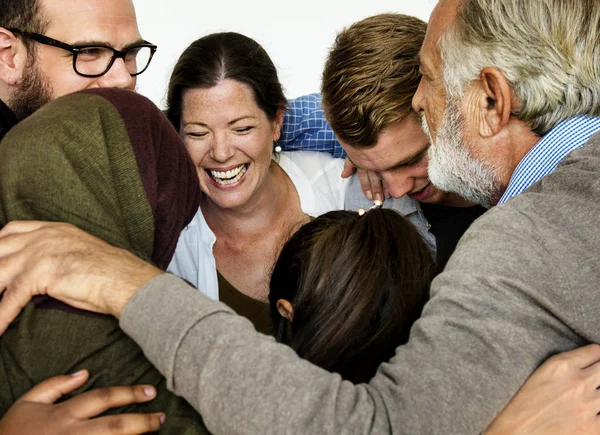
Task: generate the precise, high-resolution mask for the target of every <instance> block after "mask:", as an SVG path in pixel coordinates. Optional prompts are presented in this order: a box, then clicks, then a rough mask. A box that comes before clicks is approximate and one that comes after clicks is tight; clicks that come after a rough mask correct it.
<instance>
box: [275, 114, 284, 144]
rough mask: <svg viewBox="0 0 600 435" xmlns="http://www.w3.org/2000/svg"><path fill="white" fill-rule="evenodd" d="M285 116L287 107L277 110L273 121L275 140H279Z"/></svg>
mask: <svg viewBox="0 0 600 435" xmlns="http://www.w3.org/2000/svg"><path fill="white" fill-rule="evenodd" d="M284 116H285V109H279V110H277V115H276V116H275V121H274V122H273V141H278V140H279V138H280V137H281V126H282V125H283V117H284Z"/></svg>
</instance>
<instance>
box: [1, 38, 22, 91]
mask: <svg viewBox="0 0 600 435" xmlns="http://www.w3.org/2000/svg"><path fill="white" fill-rule="evenodd" d="M26 60H27V50H26V49H25V46H24V45H23V44H22V43H20V42H19V41H18V40H17V38H16V37H15V35H14V34H13V33H12V32H11V31H9V30H7V29H5V28H4V27H0V80H1V81H3V82H4V83H6V84H7V85H10V86H13V85H15V84H17V83H18V82H19V81H20V80H21V76H22V74H23V69H24V67H25V63H26Z"/></svg>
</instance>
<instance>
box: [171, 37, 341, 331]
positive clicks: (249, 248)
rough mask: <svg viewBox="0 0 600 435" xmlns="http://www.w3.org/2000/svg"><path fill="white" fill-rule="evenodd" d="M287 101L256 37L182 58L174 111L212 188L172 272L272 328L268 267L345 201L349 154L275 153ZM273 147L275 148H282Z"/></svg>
mask: <svg viewBox="0 0 600 435" xmlns="http://www.w3.org/2000/svg"><path fill="white" fill-rule="evenodd" d="M286 108H287V100H286V98H285V96H284V94H283V91H282V87H281V84H280V82H279V79H278V76H277V69H276V67H275V65H274V64H273V62H272V61H271V59H270V58H269V56H268V54H267V53H266V51H265V50H264V49H263V48H262V47H261V46H260V44H258V43H257V42H256V41H254V40H253V39H251V38H248V37H246V36H244V35H241V34H238V33H233V32H226V33H214V34H211V35H207V36H204V37H202V38H200V39H198V40H197V41H195V42H193V43H192V44H191V45H190V46H189V47H188V48H187V49H186V50H185V51H184V52H183V53H182V55H181V56H180V58H179V60H178V61H177V64H176V65H175V68H174V70H173V73H172V75H171V79H170V81H169V92H168V97H167V116H168V118H169V119H170V120H171V122H172V123H173V125H174V126H175V128H176V129H177V130H178V131H179V132H180V135H181V137H182V139H183V141H184V143H185V146H186V148H187V150H188V152H189V153H190V155H191V157H192V160H193V161H194V164H195V165H196V168H197V171H198V177H199V179H200V186H201V188H202V191H203V193H204V195H203V196H202V198H201V201H200V208H199V210H198V213H197V214H196V216H195V217H194V219H193V220H192V222H191V223H190V225H189V226H188V227H187V228H186V231H184V232H183V233H182V234H181V237H180V239H179V243H178V246H177V250H176V252H175V255H174V257H173V261H172V262H171V265H170V266H169V270H170V271H171V272H173V273H175V274H177V275H179V276H181V277H183V278H185V279H186V280H187V281H189V282H190V283H192V284H193V285H194V286H195V287H197V288H198V289H200V290H201V291H202V292H204V293H205V294H207V295H209V296H210V297H211V298H212V299H216V300H221V301H223V302H225V303H226V304H228V305H229V306H231V307H232V308H233V309H234V310H235V311H236V312H237V313H239V314H242V315H244V316H245V317H247V318H249V319H250V320H251V321H252V322H253V324H254V325H255V327H256V328H257V329H258V330H259V331H261V332H264V333H272V332H273V331H272V327H271V321H270V317H269V305H268V303H267V299H268V291H269V282H268V280H269V271H270V270H271V268H272V267H273V264H274V263H275V260H276V259H277V256H278V254H279V250H280V249H281V246H282V245H283V244H284V242H285V241H286V240H287V239H288V238H289V237H290V235H291V234H293V233H294V231H295V230H296V229H297V228H298V227H299V226H301V225H302V224H304V223H306V222H308V220H309V216H318V215H320V214H322V213H324V212H327V211H330V210H337V209H343V208H344V196H345V192H346V190H345V188H346V186H347V181H345V180H343V179H342V178H341V177H340V174H341V171H342V168H343V160H341V159H334V158H332V157H331V156H328V155H326V154H323V153H315V152H294V153H285V152H284V153H281V152H276V149H277V144H276V142H277V140H278V139H279V137H280V129H281V123H282V119H283V116H284V113H285V111H286ZM274 151H275V152H274Z"/></svg>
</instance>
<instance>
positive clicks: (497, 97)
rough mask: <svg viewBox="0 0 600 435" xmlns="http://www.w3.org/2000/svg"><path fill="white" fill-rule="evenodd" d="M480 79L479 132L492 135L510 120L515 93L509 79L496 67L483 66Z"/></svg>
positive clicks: (486, 135)
mask: <svg viewBox="0 0 600 435" xmlns="http://www.w3.org/2000/svg"><path fill="white" fill-rule="evenodd" d="M480 79H481V89H480V91H481V92H480V94H479V97H478V98H479V101H478V108H479V111H480V113H481V117H480V127H479V133H480V135H481V136H482V137H490V136H494V135H496V134H498V133H499V132H500V131H501V130H502V129H503V128H504V127H505V126H506V125H507V124H508V122H509V121H510V116H511V106H512V99H513V94H512V92H511V89H510V85H509V84H508V80H507V79H506V77H505V76H504V74H502V72H501V71H500V70H499V69H498V68H496V67H485V68H483V69H482V70H481V73H480Z"/></svg>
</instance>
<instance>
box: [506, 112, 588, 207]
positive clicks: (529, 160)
mask: <svg viewBox="0 0 600 435" xmlns="http://www.w3.org/2000/svg"><path fill="white" fill-rule="evenodd" d="M599 130H600V118H596V117H590V116H583V115H582V116H577V117H575V118H570V119H567V120H565V121H562V122H561V123H559V124H558V125H557V126H556V127H554V128H553V129H552V130H550V131H549V132H548V133H547V134H546V135H545V136H544V137H542V139H541V140H540V141H539V142H538V143H537V144H535V145H534V147H533V148H532V149H531V150H529V152H528V153H527V154H526V155H525V157H523V159H522V160H521V161H520V162H519V164H518V165H517V168H516V169H515V171H514V172H513V174H512V177H511V178H510V182H509V183H508V187H507V189H506V191H505V192H504V195H502V198H500V201H498V205H500V204H502V203H504V202H506V201H508V200H509V199H511V198H512V197H514V196H516V195H518V194H519V193H521V192H523V191H524V190H525V189H527V188H528V187H530V186H531V185H533V184H534V183H536V182H538V181H540V180H541V179H542V178H544V177H545V176H546V175H548V174H550V173H551V172H552V171H554V170H555V169H556V167H557V166H558V165H559V163H560V162H561V161H562V160H563V159H564V158H565V157H567V154H569V153H570V152H571V151H573V150H574V149H576V148H579V147H581V146H582V145H584V144H585V143H586V142H587V141H588V139H589V138H590V137H592V136H593V135H594V133H596V132H598V131H599Z"/></svg>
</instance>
